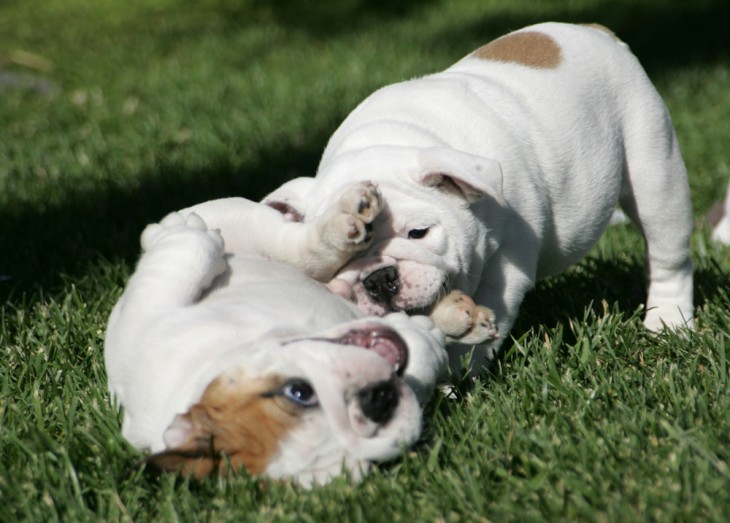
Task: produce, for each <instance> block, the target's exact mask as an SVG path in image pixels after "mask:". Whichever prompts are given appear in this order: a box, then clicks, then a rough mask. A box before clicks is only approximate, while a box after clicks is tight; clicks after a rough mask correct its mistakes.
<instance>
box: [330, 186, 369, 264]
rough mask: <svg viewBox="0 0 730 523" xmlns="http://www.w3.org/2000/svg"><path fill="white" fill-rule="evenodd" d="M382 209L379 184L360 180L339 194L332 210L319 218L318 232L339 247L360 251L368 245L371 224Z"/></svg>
mask: <svg viewBox="0 0 730 523" xmlns="http://www.w3.org/2000/svg"><path fill="white" fill-rule="evenodd" d="M382 210H383V200H382V196H381V194H380V190H379V189H378V187H377V186H376V185H375V184H373V183H371V182H361V183H359V184H357V185H355V186H353V187H351V188H349V189H348V190H347V191H346V192H345V193H344V194H343V195H342V196H340V198H339V200H337V203H336V204H335V206H334V208H333V209H332V210H331V212H329V213H326V214H325V215H324V216H323V217H322V219H321V220H322V221H321V224H320V235H321V237H322V238H323V239H324V240H325V241H326V242H327V243H329V244H330V245H333V246H335V247H336V248H338V249H339V250H345V251H358V250H362V249H364V248H366V247H367V246H368V245H369V243H370V240H371V239H372V232H373V231H372V229H373V226H372V223H373V221H374V220H375V218H377V217H378V215H379V214H380V212H381V211H382Z"/></svg>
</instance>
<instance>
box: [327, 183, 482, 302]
mask: <svg viewBox="0 0 730 523" xmlns="http://www.w3.org/2000/svg"><path fill="white" fill-rule="evenodd" d="M380 189H381V192H382V194H383V196H384V200H385V202H386V207H385V209H384V211H383V212H382V213H381V215H380V216H379V217H378V219H377V220H376V221H375V223H374V224H373V231H374V235H373V243H372V246H371V247H370V248H369V249H368V250H367V251H365V252H364V253H362V254H361V255H360V256H358V257H356V258H355V259H353V260H352V261H351V262H350V263H348V264H347V265H345V266H344V267H343V268H342V269H341V270H340V271H339V272H338V274H337V275H336V277H335V280H336V281H335V282H333V283H332V284H331V285H330V287H331V288H333V289H334V290H335V292H338V294H341V295H342V296H343V297H345V298H347V299H350V300H353V301H355V303H357V305H358V308H360V310H362V311H363V312H365V313H367V314H374V315H379V316H382V315H383V314H386V313H387V312H391V311H408V312H421V311H425V310H427V309H428V307H429V306H430V305H431V304H433V303H435V302H436V301H437V300H438V298H439V297H440V296H442V295H444V294H446V293H448V292H449V291H450V290H451V289H452V288H454V287H458V288H462V287H463V286H464V284H467V283H468V282H466V281H464V282H462V281H461V279H460V277H459V275H461V274H468V273H469V272H470V270H471V266H472V250H473V245H474V243H475V242H477V241H478V234H477V230H476V229H477V228H476V227H474V224H473V221H474V219H473V216H472V215H471V213H470V212H469V211H468V209H466V208H465V207H466V206H465V205H464V204H463V202H461V201H458V197H454V196H451V195H445V194H443V193H442V192H441V191H440V190H439V189H437V188H434V187H420V186H417V185H416V184H413V186H412V187H410V189H411V191H410V193H406V192H404V191H401V190H399V189H398V188H395V187H391V186H388V185H385V184H384V183H383V184H381V185H380ZM464 225H466V227H463V226H464ZM462 290H467V291H471V290H472V289H462Z"/></svg>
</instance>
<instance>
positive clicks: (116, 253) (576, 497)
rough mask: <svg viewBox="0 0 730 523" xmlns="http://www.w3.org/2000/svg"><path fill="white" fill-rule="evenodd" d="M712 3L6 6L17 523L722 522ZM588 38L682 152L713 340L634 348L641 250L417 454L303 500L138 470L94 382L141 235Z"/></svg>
mask: <svg viewBox="0 0 730 523" xmlns="http://www.w3.org/2000/svg"><path fill="white" fill-rule="evenodd" d="M728 15H730V8H728V6H727V5H726V2H723V1H721V0H697V1H695V2H692V3H686V2H681V1H679V0H639V1H629V0H617V1H613V2H608V1H602V0H555V1H550V2H539V3H538V2H528V1H527V0H515V1H512V2H499V1H497V0H491V1H485V2H479V3H478V2H469V1H468V0H429V1H420V2H415V1H413V2H411V1H407V0H400V1H391V2H385V1H372V2H364V1H358V0H342V1H340V2H320V3H317V4H316V6H315V4H313V3H311V2H305V1H304V0H290V1H288V2H284V1H283V0H271V1H269V2H259V1H256V0H199V1H198V2H194V3H193V2H182V1H175V0H128V1H126V2H114V1H112V0H43V1H41V0H15V1H12V0H10V1H6V2H4V3H3V4H2V6H0V96H1V99H2V104H0V223H1V224H2V227H1V228H0V253H1V254H0V275H1V276H0V296H1V298H0V299H2V308H1V309H0V351H1V354H2V356H1V357H0V362H1V363H0V499H2V503H0V521H23V520H25V521H53V520H64V521H93V520H104V521H108V520H131V521H147V520H158V521H163V520H164V521H167V520H181V521H188V520H215V521H229V520H247V521H248V520H250V521H272V520H276V521H318V522H319V521H414V520H419V521H487V520H494V521H515V520H519V521H544V520H553V521H565V520H587V521H645V520H647V521H726V520H727V519H728V517H730V469H729V468H728V461H729V459H730V450H728V449H730V397H729V395H728V380H729V379H730V366H729V364H728V359H729V358H728V357H729V355H730V351H729V348H730V290H729V287H730V286H729V285H728V274H729V273H730V256H729V251H728V250H727V249H725V248H721V247H719V246H717V245H714V244H712V243H710V242H709V241H708V231H707V227H706V225H705V224H703V221H702V218H701V216H702V214H703V213H704V211H705V210H706V209H707V208H708V207H709V206H710V204H711V202H712V201H713V200H714V199H715V198H717V197H719V195H720V193H721V190H722V187H724V185H725V184H726V183H727V180H728V179H730V150H729V149H728V148H727V137H728V136H729V135H730V36H728V32H727V30H726V27H725V25H726V21H727V19H728ZM547 19H558V20H566V21H597V22H602V23H604V24H606V25H608V26H610V27H611V28H612V29H614V30H615V31H616V32H617V33H618V34H619V35H620V36H621V37H622V38H623V39H624V40H626V41H627V42H628V43H629V44H630V45H631V47H632V49H633V50H634V51H635V52H636V53H637V55H638V56H639V57H640V59H641V60H642V62H643V63H644V64H645V65H646V67H647V69H648V71H649V73H650V75H651V76H652V78H653V79H654V80H655V82H656V84H657V86H658V88H659V90H660V92H661V93H662V94H663V95H664V97H665V99H666V101H667V104H668V106H669V108H670V112H671V113H672V116H673V119H674V122H675V124H676V127H677V131H678V134H679V139H680V142H681V144H682V148H683V152H684V155H685V159H686V162H687V165H688V169H689V171H690V176H691V185H692V190H693V203H694V208H695V214H696V217H697V231H696V234H695V236H694V238H693V257H694V261H695V266H696V305H697V330H696V332H694V333H692V334H691V335H690V336H689V337H687V338H681V337H677V336H675V335H672V334H666V335H661V336H658V337H651V336H649V335H648V334H647V333H646V332H645V331H644V330H642V328H641V321H640V312H641V311H640V310H639V307H640V304H641V303H642V300H643V298H644V290H643V272H642V271H643V247H642V245H641V242H640V240H639V237H638V235H637V233H636V232H635V231H634V230H632V229H631V228H630V227H628V226H620V227H617V228H615V229H613V230H611V231H609V233H608V234H607V235H606V237H605V238H604V239H603V240H602V241H601V242H600V244H599V245H598V246H597V247H596V249H594V251H593V252H592V254H591V256H590V257H589V258H588V259H586V260H585V261H584V262H582V263H581V264H579V265H578V266H576V267H575V268H573V269H572V270H570V271H569V272H567V273H565V274H563V275H561V276H558V277H556V278H553V279H551V280H547V281H545V282H542V283H540V284H539V285H538V286H537V288H536V289H535V291H533V292H532V293H531V294H530V296H529V297H528V299H527V301H526V303H525V304H524V306H523V309H522V315H521V317H520V318H519V320H518V323H517V325H516V327H515V329H514V331H513V333H512V334H513V337H514V341H513V342H512V343H511V344H510V345H509V346H508V347H507V350H506V354H505V357H504V358H503V360H501V362H500V367H499V368H498V369H497V371H496V372H495V373H494V375H491V376H489V377H485V378H484V379H482V380H479V381H477V382H476V383H475V384H473V385H467V384H461V386H460V391H461V394H460V397H459V398H458V399H456V400H453V401H447V400H443V399H437V400H436V401H435V402H434V403H433V404H432V405H430V406H429V423H428V424H427V430H426V435H425V436H424V439H423V442H422V443H421V444H419V445H418V446H417V447H416V448H415V449H413V450H412V451H411V452H409V453H407V454H406V455H405V456H404V457H403V459H401V460H398V461H396V462H394V463H390V464H386V465H382V466H380V467H377V468H376V469H375V470H374V471H373V473H372V474H370V475H369V476H368V477H367V479H366V480H365V481H364V482H363V483H362V484H359V485H352V484H350V483H349V482H348V481H346V480H345V479H342V480H337V481H335V482H334V483H333V484H331V485H328V486H326V487H322V488H317V489H314V490H313V491H311V492H302V491H300V490H298V489H297V488H295V487H293V486H292V485H290V484H287V483H276V484H269V483H265V482H259V481H257V480H254V479H252V478H249V477H247V476H245V475H241V476H238V477H234V478H230V479H228V480H216V479H211V480H208V481H203V482H197V483H195V482H194V483H191V482H187V481H181V480H177V479H175V478H174V477H172V476H163V477H159V478H155V477H149V476H146V475H142V474H139V473H138V472H134V471H131V472H130V469H129V466H130V465H131V464H132V463H133V462H134V460H135V459H137V458H138V457H139V456H138V454H137V453H136V452H135V451H134V450H133V449H132V448H131V447H130V446H129V445H128V444H126V443H125V442H124V440H123V438H122V437H121V435H120V430H119V422H120V416H119V414H118V413H117V412H116V410H115V409H114V408H113V407H112V406H111V405H110V404H109V398H108V394H107V391H106V377H105V371H104V368H103V356H102V354H103V333H104V328H105V323H106V317H107V315H108V313H109V311H110V308H111V306H112V304H113V303H114V301H115V300H116V298H117V297H118V296H119V293H120V291H121V288H122V287H123V285H124V282H125V281H126V278H127V277H128V275H129V273H130V271H131V269H132V267H133V263H134V260H135V259H136V256H137V253H138V235H139V233H140V231H141V230H142V227H143V226H144V224H146V223H148V222H150V221H155V220H157V219H159V218H160V217H161V216H162V215H164V214H165V213H166V212H168V211H169V210H172V209H176V208H181V207H183V206H185V205H189V204H191V203H195V202H198V201H201V200H204V199H209V198H214V197H219V196H224V195H232V194H240V195H244V196H247V197H249V198H252V199H257V198H260V197H261V196H263V195H264V194H266V193H267V192H268V191H269V190H271V189H273V188H274V187H276V186H277V185H279V184H280V183H281V182H282V181H284V180H285V179H287V178H289V177H292V176H295V175H303V174H311V173H313V172H314V170H315V168H316V164H317V160H318V157H319V154H320V153H321V151H322V149H323V147H324V144H325V143H326V139H327V137H328V136H329V134H331V132H332V131H333V130H334V128H335V127H336V126H337V124H338V122H339V121H341V119H342V118H343V117H344V116H345V115H346V114H347V112H348V111H349V110H351V109H352V107H353V106H354V105H355V104H356V103H357V102H358V101H359V100H361V99H362V98H363V97H364V96H366V95H367V94H368V93H369V92H371V91H372V90H373V89H375V88H376V87H378V86H380V85H383V84H386V83H389V82H393V81H397V80H400V79H404V78H408V77H411V76H414V75H418V74H423V73H427V72H431V71H434V70H438V69H439V68H442V67H444V66H446V65H448V64H449V63H450V62H452V61H454V60H455V59H457V58H458V57H460V56H462V55H464V54H466V53H467V52H468V51H470V50H471V49H473V48H475V47H477V46H478V45H480V44H481V43H483V42H484V41H486V40H488V39H490V38H493V37H495V36H498V35H499V34H502V33H504V32H505V31H507V30H509V29H514V28H517V27H521V26H523V25H526V24H529V23H533V22H538V21H541V20H547Z"/></svg>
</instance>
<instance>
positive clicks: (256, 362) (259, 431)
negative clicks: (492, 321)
mask: <svg viewBox="0 0 730 523" xmlns="http://www.w3.org/2000/svg"><path fill="white" fill-rule="evenodd" d="M419 343H423V342H419ZM427 343H431V344H433V343H435V342H434V341H433V340H427ZM417 349H418V350H423V349H422V348H421V347H419V348H417ZM408 357H409V356H408V348H407V345H406V342H405V341H404V339H403V338H402V337H401V336H400V335H399V334H398V333H397V332H396V331H395V330H393V329H392V328H390V327H389V326H388V325H387V322H386V321H385V320H377V319H374V320H367V321H358V322H354V323H351V324H348V325H345V326H342V327H339V328H337V329H335V330H332V331H329V332H325V333H321V334H318V335H316V336H308V337H301V338H299V337H297V338H290V339H286V340H283V341H282V340H268V341H263V342H261V343H260V344H259V345H257V347H255V348H254V349H251V348H245V349H244V350H241V351H240V354H237V355H236V356H235V357H234V358H233V359H232V364H231V367H230V368H229V369H227V370H226V371H225V372H223V373H222V374H220V375H218V376H217V377H216V378H215V379H214V380H213V381H212V382H211V383H210V384H209V385H208V386H207V388H206V389H205V391H204V392H203V394H202V396H201V398H200V399H199V401H198V402H197V403H195V404H194V405H193V406H192V407H190V409H189V410H188V411H187V412H185V413H183V414H180V415H178V416H176V417H175V419H174V420H173V422H172V423H171V424H170V426H169V427H168V429H167V430H166V432H165V434H164V440H165V444H166V446H167V448H166V450H165V451H163V452H160V453H157V454H154V455H152V456H150V457H149V458H148V459H147V460H146V462H147V463H150V464H152V465H154V466H156V467H159V468H162V469H164V470H170V471H181V472H182V473H184V474H189V475H194V476H196V477H201V476H205V475H208V474H211V473H213V472H216V471H218V469H219V465H220V464H221V463H224V462H226V463H229V464H230V465H231V466H232V467H233V468H237V469H239V468H245V469H247V470H248V471H249V472H250V473H252V474H256V475H264V476H268V477H270V478H285V477H286V478H294V479H296V480H298V481H299V482H300V483H302V484H304V485H309V484H311V483H313V482H318V483H323V482H325V481H327V480H328V479H329V478H331V477H332V476H335V475H337V474H339V473H341V472H342V470H343V468H345V469H347V470H348V471H349V472H350V474H351V476H352V477H353V478H354V479H359V478H360V477H361V476H362V474H363V473H364V472H365V471H366V470H367V468H368V466H369V464H370V462H371V461H383V460H387V459H391V458H393V457H395V456H397V455H398V454H399V453H401V452H402V450H403V448H404V447H406V446H408V445H410V444H412V443H414V442H415V441H416V440H417V439H418V437H419V435H420V432H421V411H420V406H419V403H418V400H417V399H416V396H415V395H414V393H413V391H412V390H411V388H410V387H409V386H408V385H406V383H405V382H404V381H403V379H402V375H403V372H404V370H405V369H406V367H407V366H408Z"/></svg>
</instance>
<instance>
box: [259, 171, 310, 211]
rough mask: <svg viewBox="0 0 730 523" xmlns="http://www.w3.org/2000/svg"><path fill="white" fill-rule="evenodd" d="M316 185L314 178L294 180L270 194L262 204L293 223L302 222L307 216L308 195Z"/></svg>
mask: <svg viewBox="0 0 730 523" xmlns="http://www.w3.org/2000/svg"><path fill="white" fill-rule="evenodd" d="M313 185H314V178H308V177H304V176H303V177H301V178H294V179H293V180H289V181H288V182H286V183H285V184H283V185H282V186H281V187H279V188H278V189H276V190H274V191H273V192H272V193H270V194H268V195H267V196H266V197H265V198H264V199H263V200H261V203H263V204H265V205H268V206H269V207H272V208H274V209H276V210H277V211H279V212H280V213H281V214H283V215H284V217H285V218H286V219H287V220H288V221H291V222H301V221H303V220H304V216H305V215H306V211H307V208H306V202H307V201H308V199H307V193H308V192H309V190H310V189H311V188H312V186H313Z"/></svg>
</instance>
